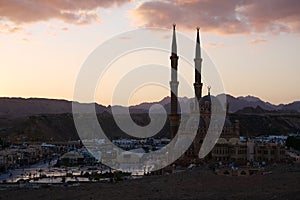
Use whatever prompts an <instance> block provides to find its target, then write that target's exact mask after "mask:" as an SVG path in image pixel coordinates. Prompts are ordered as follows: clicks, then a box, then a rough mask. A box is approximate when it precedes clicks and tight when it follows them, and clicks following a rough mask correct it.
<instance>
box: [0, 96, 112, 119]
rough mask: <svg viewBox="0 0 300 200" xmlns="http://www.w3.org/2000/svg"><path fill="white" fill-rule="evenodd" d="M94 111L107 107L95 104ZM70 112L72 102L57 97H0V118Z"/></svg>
mask: <svg viewBox="0 0 300 200" xmlns="http://www.w3.org/2000/svg"><path fill="white" fill-rule="evenodd" d="M95 106H96V112H97V113H102V112H104V111H107V110H108V109H107V108H106V107H105V106H102V105H99V104H95ZM62 113H72V102H71V101H67V100H59V99H44V98H29V99H25V98H3V97H2V98H0V118H8V119H10V118H12V119H13V118H20V117H28V116H32V115H41V114H62Z"/></svg>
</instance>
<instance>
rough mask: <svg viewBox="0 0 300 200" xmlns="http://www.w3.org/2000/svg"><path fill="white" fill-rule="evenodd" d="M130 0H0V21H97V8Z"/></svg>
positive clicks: (70, 22)
mask: <svg viewBox="0 0 300 200" xmlns="http://www.w3.org/2000/svg"><path fill="white" fill-rule="evenodd" d="M129 1H130V0H110V1H104V0H84V1H75V0H72V1H70V0H21V1H20V0H9V1H7V0H0V21H2V23H3V22H9V23H13V24H14V25H15V26H21V25H23V24H27V23H34V22H38V21H48V20H51V19H56V20H61V21H63V22H65V23H69V24H76V25H81V24H89V23H92V22H94V21H99V20H100V19H99V16H98V12H97V9H98V8H108V7H112V6H120V5H122V4H124V3H126V2H129Z"/></svg>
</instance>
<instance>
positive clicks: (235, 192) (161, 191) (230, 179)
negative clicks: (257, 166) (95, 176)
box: [0, 165, 300, 200]
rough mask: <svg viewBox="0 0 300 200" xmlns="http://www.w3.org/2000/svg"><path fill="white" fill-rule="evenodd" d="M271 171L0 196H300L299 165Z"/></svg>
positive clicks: (205, 172)
mask: <svg viewBox="0 0 300 200" xmlns="http://www.w3.org/2000/svg"><path fill="white" fill-rule="evenodd" d="M269 170H271V171H272V174H267V175H261V174H255V175H252V176H248V177H237V176H222V175H221V176H220V175H216V174H215V173H214V172H213V171H212V170H209V169H204V168H198V169H193V170H187V171H184V172H180V173H175V174H171V175H164V176H146V177H143V178H141V179H134V180H126V181H120V182H116V183H86V184H80V186H77V187H66V186H59V187H46V188H39V189H7V190H1V191H0V199H43V200H48V199H51V200H52V199H54V200H55V199H57V200H58V199H89V200H91V199H104V200H106V199H107V200H117V199H122V200H127V199H132V200H134V199H138V200H140V199H146V200H147V199H151V200H152V199H154V200H159V199H161V200H162V199H170V200H176V199H178V200H179V199H180V200H183V199H189V200H192V199H264V200H267V199H280V200H281V199H300V165H277V166H272V167H270V169H269Z"/></svg>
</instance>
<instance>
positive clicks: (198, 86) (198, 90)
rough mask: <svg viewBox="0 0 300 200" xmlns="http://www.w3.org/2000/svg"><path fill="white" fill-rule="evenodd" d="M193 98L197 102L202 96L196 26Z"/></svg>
mask: <svg viewBox="0 0 300 200" xmlns="http://www.w3.org/2000/svg"><path fill="white" fill-rule="evenodd" d="M194 62H195V83H194V89H195V98H196V103H198V102H199V100H200V98H201V97H202V86H203V84H202V83H201V66H202V58H201V47H200V36H199V28H198V27H197V40H196V54H195V59H194Z"/></svg>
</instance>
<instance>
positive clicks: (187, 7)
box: [132, 0, 300, 34]
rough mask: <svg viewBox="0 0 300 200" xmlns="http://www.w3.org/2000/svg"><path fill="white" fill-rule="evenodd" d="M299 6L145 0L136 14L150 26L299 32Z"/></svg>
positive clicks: (292, 0)
mask: <svg viewBox="0 0 300 200" xmlns="http://www.w3.org/2000/svg"><path fill="white" fill-rule="evenodd" d="M299 10H300V1H299V0H221V1H216V0H181V1H180V0H176V1H171V0H170V1H154V2H149V1H148V2H144V3H141V4H140V5H139V6H138V7H137V8H136V9H135V10H134V11H133V12H132V15H133V16H134V18H135V19H136V20H137V21H138V23H140V24H143V25H146V26H159V27H169V26H170V25H171V24H173V23H174V22H176V23H177V24H179V25H180V26H181V27H182V28H186V29H191V28H192V29H194V28H195V27H196V26H200V27H201V29H202V30H203V31H208V32H215V33H219V34H240V33H245V34H247V33H252V32H256V33H264V32H273V33H279V32H299V31H300V12H299Z"/></svg>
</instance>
